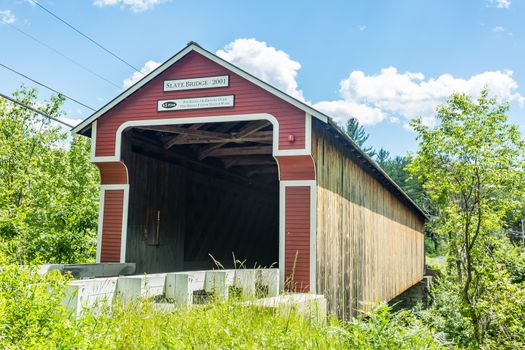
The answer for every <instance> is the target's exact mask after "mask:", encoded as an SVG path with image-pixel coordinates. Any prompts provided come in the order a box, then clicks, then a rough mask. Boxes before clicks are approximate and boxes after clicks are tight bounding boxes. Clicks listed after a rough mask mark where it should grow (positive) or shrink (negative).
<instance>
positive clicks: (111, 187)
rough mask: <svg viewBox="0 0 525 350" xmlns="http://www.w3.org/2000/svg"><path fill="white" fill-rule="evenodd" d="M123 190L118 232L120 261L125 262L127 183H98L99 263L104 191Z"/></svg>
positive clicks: (98, 260)
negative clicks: (119, 229)
mask: <svg viewBox="0 0 525 350" xmlns="http://www.w3.org/2000/svg"><path fill="white" fill-rule="evenodd" d="M115 190H123V191H124V196H123V198H122V201H123V203H122V227H121V233H120V262H121V263H124V262H126V244H127V235H128V206H129V185H128V184H111V185H100V207H99V212H98V230H97V231H98V241H97V258H96V262H97V263H100V258H101V255H102V233H103V232H102V227H103V224H104V200H105V196H106V191H115Z"/></svg>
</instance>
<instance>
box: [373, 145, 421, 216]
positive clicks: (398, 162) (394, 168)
mask: <svg viewBox="0 0 525 350" xmlns="http://www.w3.org/2000/svg"><path fill="white" fill-rule="evenodd" d="M376 160H377V163H378V164H379V166H380V167H381V168H382V169H383V170H384V171H385V172H386V173H387V174H388V176H390V178H391V179H392V180H394V182H395V183H396V184H398V185H399V187H401V188H402V189H403V191H405V193H406V194H407V195H408V196H409V197H410V198H411V199H412V200H413V201H414V202H415V203H416V204H417V205H419V206H420V207H422V208H425V209H428V208H427V207H428V197H427V196H426V195H425V192H424V191H423V187H422V186H421V184H420V183H419V182H418V181H417V179H416V178H415V177H414V176H412V175H411V174H410V172H409V171H408V170H407V169H406V167H407V165H408V164H409V163H410V159H409V158H408V157H402V156H397V157H394V158H391V157H390V153H389V152H388V151H386V150H384V149H382V148H381V149H380V150H379V152H377V154H376Z"/></svg>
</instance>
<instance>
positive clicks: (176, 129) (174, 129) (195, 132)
mask: <svg viewBox="0 0 525 350" xmlns="http://www.w3.org/2000/svg"><path fill="white" fill-rule="evenodd" d="M139 129H143V130H151V131H158V132H166V133H170V134H182V135H191V136H197V137H213V138H226V137H230V134H226V133H223V132H216V131H207V130H199V129H191V128H182V127H180V126H171V125H160V126H156V125H153V126H140V127H139Z"/></svg>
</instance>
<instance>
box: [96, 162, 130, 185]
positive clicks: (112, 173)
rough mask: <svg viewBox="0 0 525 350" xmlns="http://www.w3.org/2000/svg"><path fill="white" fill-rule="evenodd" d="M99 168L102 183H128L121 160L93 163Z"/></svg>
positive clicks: (125, 170)
mask: <svg viewBox="0 0 525 350" xmlns="http://www.w3.org/2000/svg"><path fill="white" fill-rule="evenodd" d="M95 164H96V165H97V166H98V169H99V170H100V183H101V184H102V185H122V184H127V183H128V170H127V169H126V166H125V165H124V164H123V163H121V162H108V163H95Z"/></svg>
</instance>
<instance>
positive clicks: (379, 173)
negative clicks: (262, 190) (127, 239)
mask: <svg viewBox="0 0 525 350" xmlns="http://www.w3.org/2000/svg"><path fill="white" fill-rule="evenodd" d="M192 51H195V52H197V53H199V54H201V55H203V56H204V57H206V58H208V59H210V60H211V61H213V62H215V63H217V64H218V65H220V66H222V67H224V68H226V69H228V70H230V71H232V72H234V73H236V74H237V75H239V76H241V77H243V78H244V79H246V80H248V81H250V82H251V83H253V84H255V85H257V86H259V87H260V88H262V89H264V90H266V91H268V92H269V93H271V94H273V95H275V96H277V97H279V98H280V99H282V100H284V101H286V102H288V103H290V104H291V105H293V106H295V107H297V108H299V109H301V110H303V111H304V112H306V113H308V114H310V115H312V116H313V117H315V118H317V119H319V120H320V121H322V122H323V123H326V124H328V125H329V126H330V127H331V129H332V130H333V131H334V132H336V133H337V136H338V139H340V140H342V141H344V143H345V144H346V145H348V146H350V148H351V151H352V153H353V154H354V155H355V156H356V158H357V159H358V160H359V161H360V162H361V163H362V165H363V167H364V168H365V169H367V170H368V171H369V172H371V173H372V175H373V176H374V177H375V178H376V179H377V180H378V181H380V182H381V183H382V184H383V185H385V187H387V188H390V189H391V190H393V191H394V192H395V193H396V194H397V195H398V196H400V197H401V199H402V200H404V201H406V202H407V203H408V204H409V206H411V207H412V208H414V209H415V210H416V212H418V213H419V214H420V215H421V216H422V217H423V218H425V219H428V214H427V213H426V212H425V211H424V210H422V209H421V208H420V207H419V206H418V205H417V204H416V203H415V202H414V201H413V200H412V199H411V198H410V197H409V196H408V195H407V194H406V193H405V192H404V191H403V190H402V189H401V187H399V186H398V184H397V183H395V181H394V180H392V179H391V178H390V176H388V174H387V173H385V171H384V170H383V169H381V167H380V166H379V165H378V164H377V163H376V162H375V161H374V160H373V159H372V158H370V156H369V155H368V154H366V152H364V151H363V150H362V149H361V148H360V147H359V146H358V145H357V144H356V143H355V142H354V141H353V140H352V139H351V138H350V137H349V136H348V135H347V134H346V133H345V132H344V131H343V130H341V128H340V127H339V125H337V123H335V122H334V121H333V120H332V119H331V118H330V117H329V116H327V115H326V114H324V113H322V112H320V111H318V110H316V109H314V108H313V107H311V106H309V105H308V104H306V103H304V102H302V101H300V100H298V99H296V98H294V97H292V96H290V95H288V94H286V93H284V92H283V91H281V90H279V89H277V88H275V87H273V86H272V85H270V84H268V83H266V82H264V81H262V80H261V79H259V78H257V77H255V76H253V75H252V74H250V73H248V72H246V71H244V70H242V69H241V68H239V67H237V66H235V65H233V64H231V63H230V62H228V61H226V60H224V59H222V58H220V57H219V56H217V55H215V54H214V53H212V52H210V51H208V50H206V49H204V48H202V47H201V46H200V45H199V44H197V43H196V42H193V41H190V42H189V43H188V45H187V46H186V47H185V48H183V49H182V50H181V51H179V52H178V53H176V54H175V55H174V56H172V57H171V58H170V59H168V60H167V61H165V62H164V63H163V64H161V65H160V66H159V67H157V68H156V69H155V70H153V71H152V72H150V73H149V74H148V75H146V76H145V77H144V78H142V79H141V80H139V81H138V82H136V83H135V84H133V85H132V86H131V87H129V88H128V89H126V90H124V91H123V92H122V93H121V94H120V95H118V96H117V97H115V98H114V99H113V100H111V101H109V102H108V103H107V104H106V105H104V106H103V107H102V108H100V109H99V110H98V111H96V112H95V113H93V114H92V115H90V116H89V117H87V118H86V119H84V120H83V121H82V122H80V123H79V124H78V125H77V126H75V127H73V128H72V129H71V132H72V133H78V134H84V133H85V132H86V131H87V130H88V129H89V128H90V125H91V123H93V122H94V121H95V120H97V119H98V118H99V117H101V116H102V115H103V114H105V113H106V112H108V111H109V110H111V109H112V108H113V107H115V106H116V105H117V104H119V103H120V102H122V101H123V100H125V99H126V98H127V97H128V96H130V95H131V94H133V93H134V92H135V91H137V90H139V89H140V88H142V87H143V86H144V85H146V84H147V83H148V82H150V81H151V80H153V79H154V78H156V77H157V76H158V75H159V74H161V73H162V72H164V71H165V70H166V69H168V68H169V67H171V66H172V65H173V64H174V63H176V62H177V61H179V60H180V59H181V58H183V57H184V56H186V55H187V54H189V53H190V52H192Z"/></svg>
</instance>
